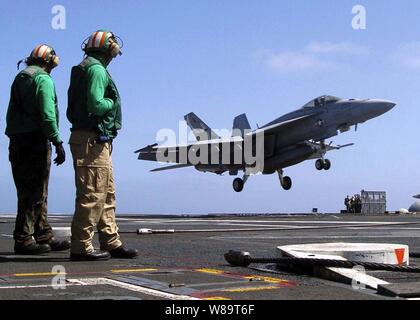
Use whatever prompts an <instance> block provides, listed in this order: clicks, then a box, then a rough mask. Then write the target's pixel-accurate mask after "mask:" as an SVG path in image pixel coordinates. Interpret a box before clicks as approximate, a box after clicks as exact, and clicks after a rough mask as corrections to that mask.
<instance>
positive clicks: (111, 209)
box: [69, 130, 122, 254]
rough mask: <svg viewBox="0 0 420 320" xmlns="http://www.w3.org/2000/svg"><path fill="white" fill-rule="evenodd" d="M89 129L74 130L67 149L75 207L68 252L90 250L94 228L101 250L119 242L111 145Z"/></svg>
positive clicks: (85, 251) (112, 246) (86, 251)
mask: <svg viewBox="0 0 420 320" xmlns="http://www.w3.org/2000/svg"><path fill="white" fill-rule="evenodd" d="M96 139H97V134H96V133H95V132H94V131H90V130H78V131H74V132H72V134H71V137H70V141H69V143H70V149H71V153H72V156H73V165H74V171H75V178H76V209H75V213H74V217H73V223H72V226H71V233H72V238H71V252H72V253H76V254H77V253H91V252H92V251H94V248H93V245H92V239H93V236H94V227H95V226H96V227H97V229H98V233H99V242H100V246H101V250H103V251H109V250H113V249H115V248H118V247H119V246H121V245H122V243H121V241H120V236H119V234H118V227H117V223H116V219H115V207H116V201H115V184H114V176H113V171H112V158H111V154H112V144H111V143H97V142H96Z"/></svg>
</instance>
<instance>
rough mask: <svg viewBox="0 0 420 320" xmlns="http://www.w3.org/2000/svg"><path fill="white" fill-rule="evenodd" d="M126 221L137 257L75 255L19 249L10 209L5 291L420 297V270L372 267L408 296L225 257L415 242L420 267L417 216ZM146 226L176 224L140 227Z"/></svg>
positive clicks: (56, 295) (0, 229)
mask: <svg viewBox="0 0 420 320" xmlns="http://www.w3.org/2000/svg"><path fill="white" fill-rule="evenodd" d="M50 222H51V224H52V225H53V228H54V229H55V232H56V234H57V235H61V236H63V237H68V236H69V232H70V222H71V217H70V216H57V215H51V216H50ZM118 224H119V226H120V231H121V236H122V238H123V240H124V241H125V243H127V245H129V246H130V247H133V248H137V249H138V250H139V252H140V255H139V257H138V258H137V259H134V260H118V259H111V260H109V261H105V262H70V260H69V252H60V253H49V254H46V255H42V256H30V257H28V256H16V255H14V253H13V244H14V242H13V237H12V234H13V227H14V217H13V216H7V215H3V216H0V299H1V300H9V299H10V300H14V299H30V300H56V299H58V300H60V299H65V300H73V299H74V300H78V299H82V300H85V299H89V300H103V299H110V300H156V299H158V300H190V299H192V300H195V299H204V300H334V299H342V300H372V299H416V298H420V294H418V296H417V294H416V293H415V292H416V291H417V292H418V291H420V290H419V287H420V273H405V272H388V271H368V274H369V275H371V276H373V277H377V278H380V279H381V280H383V281H384V283H389V285H391V286H393V289H394V292H400V293H401V292H403V293H404V292H405V294H401V295H400V296H398V293H397V294H384V293H383V292H379V291H377V290H373V289H371V288H354V286H352V285H351V284H349V283H344V282H339V281H332V280H331V279H325V278H322V277H317V276H316V275H313V274H307V273H306V274H305V273H301V272H298V271H295V270H281V269H277V268H275V266H273V265H270V264H252V265H250V266H249V267H248V268H244V267H233V266H231V265H229V264H228V263H227V262H226V260H225V258H224V254H225V253H226V252H228V251H229V250H239V251H247V252H250V253H251V254H252V256H253V257H275V256H276V248H277V247H278V246H284V245H297V244H314V243H330V242H346V243H361V242H362V243H367V244H369V243H396V244H404V245H408V246H409V248H410V252H411V253H413V256H412V257H411V258H410V264H411V265H418V264H420V259H418V258H416V254H415V253H416V252H420V240H419V239H420V216H416V215H388V216H377V217H372V216H369V217H368V216H351V215H339V214H337V215H321V214H318V215H302V216H297V215H210V216H153V217H148V216H119V218H118ZM139 229H143V230H154V231H159V230H160V231H166V232H163V233H162V232H157V233H154V234H153V233H152V234H147V233H146V234H140V235H139V234H137V230H139ZM95 246H98V243H97V239H96V237H95ZM417 256H418V254H417ZM60 277H61V278H60ZM57 286H58V287H57ZM399 286H400V287H402V289H401V288H400V289H401V290H399V289H398V287H399ZM410 288H411V289H410ZM413 288H414V289H413ZM398 290H399V291H398ZM410 292H411V294H409V293H410Z"/></svg>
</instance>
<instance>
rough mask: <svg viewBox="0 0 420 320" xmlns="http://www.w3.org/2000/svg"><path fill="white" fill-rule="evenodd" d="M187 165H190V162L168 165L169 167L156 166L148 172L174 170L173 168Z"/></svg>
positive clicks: (186, 166)
mask: <svg viewBox="0 0 420 320" xmlns="http://www.w3.org/2000/svg"><path fill="white" fill-rule="evenodd" d="M188 167H192V164H177V165H174V166H169V167H162V168H156V169H153V170H151V171H150V172H159V171H167V170H175V169H182V168H188Z"/></svg>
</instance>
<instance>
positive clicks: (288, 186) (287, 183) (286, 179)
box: [281, 177, 292, 191]
mask: <svg viewBox="0 0 420 320" xmlns="http://www.w3.org/2000/svg"><path fill="white" fill-rule="evenodd" d="M281 186H282V187H283V189H284V190H286V191H289V190H290V189H292V179H291V178H290V177H284V178H283V182H282V183H281Z"/></svg>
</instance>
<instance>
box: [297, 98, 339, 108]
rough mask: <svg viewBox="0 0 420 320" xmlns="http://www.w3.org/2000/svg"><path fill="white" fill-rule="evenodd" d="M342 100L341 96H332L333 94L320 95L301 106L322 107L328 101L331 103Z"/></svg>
mask: <svg viewBox="0 0 420 320" xmlns="http://www.w3.org/2000/svg"><path fill="white" fill-rule="evenodd" d="M340 100H343V99H341V98H338V97H334V96H320V97H318V98H316V99H314V100H312V101H310V102H308V103H307V104H305V105H304V106H303V108H318V107H322V106H325V105H326V104H328V103H333V102H337V101H340Z"/></svg>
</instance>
